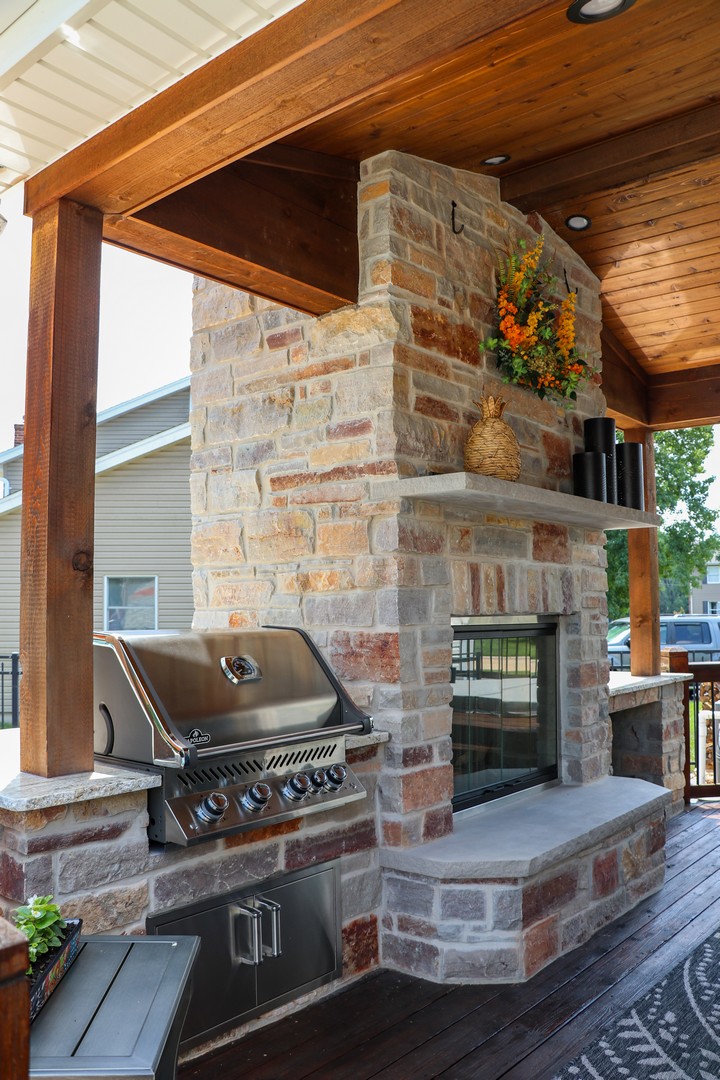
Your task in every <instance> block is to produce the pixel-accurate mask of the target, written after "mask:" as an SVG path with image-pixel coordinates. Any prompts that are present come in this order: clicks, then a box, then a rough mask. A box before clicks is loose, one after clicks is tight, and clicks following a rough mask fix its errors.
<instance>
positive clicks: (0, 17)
mask: <svg viewBox="0 0 720 1080" xmlns="http://www.w3.org/2000/svg"><path fill="white" fill-rule="evenodd" d="M301 2H302V0H152V2H151V3H149V2H148V0H0V195H2V193H3V191H5V190H7V189H8V188H10V187H12V186H13V185H14V184H17V183H19V182H21V181H23V180H26V179H27V178H28V177H29V176H32V175H33V174H34V173H36V172H39V171H40V170H41V169H43V168H45V166H46V165H48V164H50V162H52V161H55V160H56V159H57V158H59V157H62V155H63V154H65V153H67V151H68V150H71V149H72V148H73V147H74V146H77V145H78V144H79V143H81V142H84V141H85V139H87V138H89V137H90V136H91V135H94V134H95V133H96V132H98V131H100V130H101V129H102V128H104V127H105V126H106V125H107V124H110V123H112V122H113V121H114V120H117V119H118V118H119V117H121V116H124V115H125V114H126V113H128V112H130V111H131V110H132V109H134V108H136V107H137V106H138V105H140V104H141V103H142V102H143V101H147V99H148V98H151V97H153V95H154V94H156V93H157V92H158V91H159V90H164V89H165V88H166V87H168V86H170V85H171V84H172V83H174V82H177V80H178V79H181V78H182V77H183V76H184V75H187V74H188V73H189V72H191V71H193V70H194V69H195V68H198V67H200V66H201V65H202V64H204V63H206V62H207V61H208V60H210V59H212V58H213V57H214V56H218V55H219V54H220V53H222V52H224V51H225V49H227V48H229V47H230V46H231V45H235V44H236V43H237V42H238V41H240V40H241V39H242V38H246V37H249V36H250V35H251V34H254V33H255V32H256V31H258V30H260V29H262V27H264V26H266V25H267V24H268V23H270V22H272V21H273V19H275V18H277V17H278V16H280V15H284V14H285V12H286V11H290V9H291V8H294V7H297V6H298V5H299V4H300V3H301Z"/></svg>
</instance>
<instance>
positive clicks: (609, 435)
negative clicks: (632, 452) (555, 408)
mask: <svg viewBox="0 0 720 1080" xmlns="http://www.w3.org/2000/svg"><path fill="white" fill-rule="evenodd" d="M585 449H586V450H590V451H592V450H595V451H599V452H600V453H603V454H605V456H606V457H607V462H606V474H607V501H608V502H610V503H616V502H617V501H618V499H617V473H616V466H615V421H614V420H613V419H612V417H610V416H592V417H590V419H589V420H586V421H585Z"/></svg>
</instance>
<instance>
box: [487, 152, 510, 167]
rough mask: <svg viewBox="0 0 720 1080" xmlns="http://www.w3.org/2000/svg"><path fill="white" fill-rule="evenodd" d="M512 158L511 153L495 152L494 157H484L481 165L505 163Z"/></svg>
mask: <svg viewBox="0 0 720 1080" xmlns="http://www.w3.org/2000/svg"><path fill="white" fill-rule="evenodd" d="M509 160H510V155H509V154H493V156H492V157H486V158H483V159H482V161H481V163H480V164H481V165H504V164H505V162H506V161H509Z"/></svg>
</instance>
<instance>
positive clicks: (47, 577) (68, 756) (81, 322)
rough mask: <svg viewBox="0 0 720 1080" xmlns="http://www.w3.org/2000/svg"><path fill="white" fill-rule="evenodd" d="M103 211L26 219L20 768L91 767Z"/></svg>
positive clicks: (44, 771) (59, 771)
mask: <svg viewBox="0 0 720 1080" xmlns="http://www.w3.org/2000/svg"><path fill="white" fill-rule="evenodd" d="M101 246H102V218H101V215H100V214H99V213H98V212H97V211H95V210H90V209H88V208H86V207H82V206H78V205H77V204H76V203H74V202H70V201H69V200H62V201H60V202H58V203H56V204H55V205H54V206H49V207H47V208H46V209H44V210H42V211H41V212H40V213H38V215H37V216H36V218H35V221H34V223H33V242H32V266H31V277H30V322H29V331H28V366H27V393H26V402H25V451H24V462H25V464H24V472H23V497H22V533H21V560H20V659H21V663H22V667H23V678H22V683H21V695H20V767H21V769H22V770H23V771H24V772H29V773H36V774H38V775H40V776H60V775H65V774H67V773H75V772H86V771H90V770H91V769H92V767H93V683H92V629H93V617H92V589H93V518H94V505H93V503H94V493H95V408H96V387H97V343H98V322H99V299H100V296H99V293H100V251H101Z"/></svg>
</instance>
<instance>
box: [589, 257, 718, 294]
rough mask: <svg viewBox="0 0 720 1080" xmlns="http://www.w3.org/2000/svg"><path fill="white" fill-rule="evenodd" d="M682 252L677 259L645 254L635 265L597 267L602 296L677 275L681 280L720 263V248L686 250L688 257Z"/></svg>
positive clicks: (659, 281)
mask: <svg viewBox="0 0 720 1080" xmlns="http://www.w3.org/2000/svg"><path fill="white" fill-rule="evenodd" d="M683 254H684V252H676V258H677V261H676V259H675V258H673V259H672V260H669V259H668V260H666V261H664V262H663V261H662V260H659V259H657V258H647V257H643V258H640V259H634V260H632V262H633V265H632V266H628V265H627V264H626V263H625V262H623V261H620V262H618V263H613V264H608V265H606V266H604V267H597V268H596V269H595V273H596V274H598V276H599V277H600V280H601V282H602V293H603V296H606V297H607V298H608V299H611V298H612V297H613V296H614V294H615V293H618V292H620V293H622V292H631V291H632V290H633V289H638V288H645V286H647V285H653V284H658V283H661V282H663V281H666V280H668V279H669V280H670V282H671V283H672V281H674V280H675V278H676V277H677V279H678V281H679V280H681V279H683V280H684V279H686V278H688V277H691V276H692V275H693V274H700V273H703V272H714V271H716V270H717V269H718V268H719V267H720V251H716V252H715V253H709V252H708V251H706V250H697V251H696V250H693V252H692V254H690V253H689V252H688V253H687V254H688V258H687V259H683V258H682V255H683Z"/></svg>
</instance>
